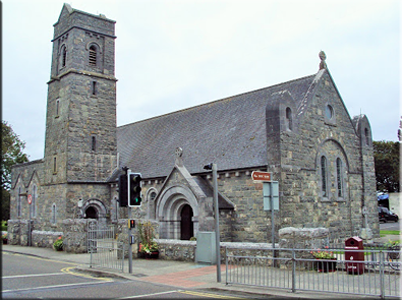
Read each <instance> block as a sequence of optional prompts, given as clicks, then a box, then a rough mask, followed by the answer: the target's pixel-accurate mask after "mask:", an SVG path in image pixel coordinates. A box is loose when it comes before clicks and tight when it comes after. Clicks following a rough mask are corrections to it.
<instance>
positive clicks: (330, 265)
mask: <svg viewBox="0 0 402 300" xmlns="http://www.w3.org/2000/svg"><path fill="white" fill-rule="evenodd" d="M336 265H337V261H336V258H333V259H327V260H321V259H317V261H316V262H315V266H316V270H317V272H318V273H328V272H335V271H336Z"/></svg>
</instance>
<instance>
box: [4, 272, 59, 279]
mask: <svg viewBox="0 0 402 300" xmlns="http://www.w3.org/2000/svg"><path fill="white" fill-rule="evenodd" d="M57 275H66V274H65V273H43V274H27V275H13V276H2V277H1V278H2V279H11V278H26V277H41V276H57Z"/></svg>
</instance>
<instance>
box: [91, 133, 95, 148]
mask: <svg viewBox="0 0 402 300" xmlns="http://www.w3.org/2000/svg"><path fill="white" fill-rule="evenodd" d="M91 149H92V151H96V137H94V136H93V137H92V143H91Z"/></svg>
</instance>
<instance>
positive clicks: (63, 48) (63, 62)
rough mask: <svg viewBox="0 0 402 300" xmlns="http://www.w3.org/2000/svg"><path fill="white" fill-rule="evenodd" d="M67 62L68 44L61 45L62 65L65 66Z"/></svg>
mask: <svg viewBox="0 0 402 300" xmlns="http://www.w3.org/2000/svg"><path fill="white" fill-rule="evenodd" d="M66 62H67V49H66V46H65V45H63V46H62V47H61V67H62V68H64V67H65V66H66Z"/></svg>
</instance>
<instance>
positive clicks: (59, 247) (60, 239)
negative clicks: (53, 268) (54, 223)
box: [53, 236, 63, 251]
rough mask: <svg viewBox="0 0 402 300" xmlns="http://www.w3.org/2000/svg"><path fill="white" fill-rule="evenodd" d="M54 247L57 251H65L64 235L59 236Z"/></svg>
mask: <svg viewBox="0 0 402 300" xmlns="http://www.w3.org/2000/svg"><path fill="white" fill-rule="evenodd" d="M53 249H54V250H56V251H63V237H61V236H59V237H58V238H57V240H56V241H55V242H54V243H53Z"/></svg>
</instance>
